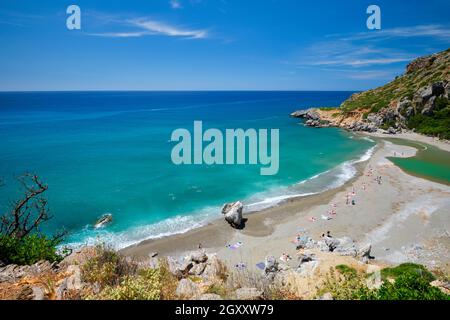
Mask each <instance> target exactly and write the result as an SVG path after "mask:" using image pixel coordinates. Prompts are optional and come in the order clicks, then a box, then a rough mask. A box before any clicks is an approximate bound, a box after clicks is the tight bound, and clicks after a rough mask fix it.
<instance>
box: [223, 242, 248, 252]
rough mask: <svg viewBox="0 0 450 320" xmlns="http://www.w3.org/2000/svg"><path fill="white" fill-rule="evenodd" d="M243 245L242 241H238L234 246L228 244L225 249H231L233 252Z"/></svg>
mask: <svg viewBox="0 0 450 320" xmlns="http://www.w3.org/2000/svg"><path fill="white" fill-rule="evenodd" d="M243 244H244V243H243V242H242V241H238V242H236V243H235V244H229V245H227V248H228V249H231V250H235V249H237V248H239V247H240V246H242V245H243Z"/></svg>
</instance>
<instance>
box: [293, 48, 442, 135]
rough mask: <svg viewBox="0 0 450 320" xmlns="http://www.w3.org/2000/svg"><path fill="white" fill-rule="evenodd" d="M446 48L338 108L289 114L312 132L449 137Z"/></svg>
mask: <svg viewBox="0 0 450 320" xmlns="http://www.w3.org/2000/svg"><path fill="white" fill-rule="evenodd" d="M449 98H450V49H447V50H445V51H443V52H440V53H436V54H433V55H430V56H426V57H421V58H418V59H416V60H414V61H412V62H411V63H409V64H408V65H407V67H406V71H405V73H404V74H403V75H402V76H399V77H396V78H395V79H394V80H393V81H391V82H390V83H388V84H386V85H384V86H382V87H379V88H376V89H372V90H368V91H364V92H360V93H355V94H353V95H352V96H351V97H350V98H349V99H347V100H346V101H344V102H343V103H342V104H341V105H340V106H339V107H338V108H311V109H308V110H300V111H296V112H293V113H292V114H291V116H293V117H298V118H303V119H305V124H306V125H308V126H313V127H324V126H325V127H326V126H336V127H342V128H346V129H350V130H353V131H369V132H374V131H377V130H382V131H385V132H388V133H397V132H401V131H402V130H408V129H409V130H415V131H417V132H419V133H423V134H427V135H433V136H438V137H440V138H444V139H449V138H450V102H449Z"/></svg>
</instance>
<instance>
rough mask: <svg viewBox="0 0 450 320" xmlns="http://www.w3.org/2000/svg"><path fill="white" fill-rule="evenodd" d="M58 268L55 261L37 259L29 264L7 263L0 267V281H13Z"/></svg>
mask: <svg viewBox="0 0 450 320" xmlns="http://www.w3.org/2000/svg"><path fill="white" fill-rule="evenodd" d="M57 269H58V265H57V264H56V263H50V262H48V261H39V262H36V263H35V264H33V265H30V266H18V265H15V264H9V265H6V266H3V267H1V268H0V282H15V281H17V280H18V279H21V278H23V277H34V276H37V275H39V274H40V273H43V272H46V271H55V270H57Z"/></svg>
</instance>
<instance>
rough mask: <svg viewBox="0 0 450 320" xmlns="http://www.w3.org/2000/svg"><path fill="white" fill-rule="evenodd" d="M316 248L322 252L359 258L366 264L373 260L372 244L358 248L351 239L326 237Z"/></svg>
mask: <svg viewBox="0 0 450 320" xmlns="http://www.w3.org/2000/svg"><path fill="white" fill-rule="evenodd" d="M316 246H317V248H318V249H320V250H321V251H325V252H334V253H336V254H339V255H341V256H351V257H355V258H359V259H360V260H361V261H362V262H364V263H367V262H368V261H369V259H372V258H373V257H372V256H371V255H370V252H371V249H372V245H371V244H370V243H369V244H364V245H361V246H358V245H357V244H356V243H355V242H354V241H353V240H352V239H351V238H350V237H342V238H332V237H324V239H323V240H320V241H318V242H317V244H316Z"/></svg>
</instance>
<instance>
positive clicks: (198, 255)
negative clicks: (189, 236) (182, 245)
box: [190, 250, 208, 263]
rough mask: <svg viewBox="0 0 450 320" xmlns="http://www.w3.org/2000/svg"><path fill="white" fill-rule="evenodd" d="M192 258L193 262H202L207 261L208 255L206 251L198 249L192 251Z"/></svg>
mask: <svg viewBox="0 0 450 320" xmlns="http://www.w3.org/2000/svg"><path fill="white" fill-rule="evenodd" d="M190 259H191V261H192V262H195V263H202V262H206V260H208V256H207V255H206V253H205V251H203V250H197V251H194V252H191V254H190Z"/></svg>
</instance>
